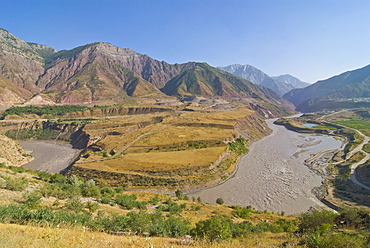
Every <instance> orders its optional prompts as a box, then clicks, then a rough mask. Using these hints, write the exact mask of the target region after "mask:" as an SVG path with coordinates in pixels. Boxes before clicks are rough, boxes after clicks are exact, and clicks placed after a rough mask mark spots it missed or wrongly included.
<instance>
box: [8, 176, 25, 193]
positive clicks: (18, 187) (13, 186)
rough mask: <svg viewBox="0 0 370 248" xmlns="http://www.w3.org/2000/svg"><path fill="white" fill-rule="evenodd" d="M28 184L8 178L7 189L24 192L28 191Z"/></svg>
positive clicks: (17, 179)
mask: <svg viewBox="0 0 370 248" xmlns="http://www.w3.org/2000/svg"><path fill="white" fill-rule="evenodd" d="M27 185H28V182H27V181H26V180H24V179H19V178H7V180H6V189H9V190H14V191H23V190H25V189H26V187H27Z"/></svg>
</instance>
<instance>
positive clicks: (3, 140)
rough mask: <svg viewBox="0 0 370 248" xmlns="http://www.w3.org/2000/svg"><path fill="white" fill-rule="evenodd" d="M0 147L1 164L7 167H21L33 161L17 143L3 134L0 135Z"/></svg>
mask: <svg viewBox="0 0 370 248" xmlns="http://www.w3.org/2000/svg"><path fill="white" fill-rule="evenodd" d="M0 147H1V149H0V163H4V164H5V165H7V166H10V165H12V166H21V165H23V164H25V163H27V162H29V161H31V160H32V157H31V156H29V155H26V152H25V151H24V150H23V148H22V147H21V146H20V145H19V144H18V143H17V142H15V141H14V140H11V139H9V138H8V137H6V136H5V135H4V134H2V133H0Z"/></svg>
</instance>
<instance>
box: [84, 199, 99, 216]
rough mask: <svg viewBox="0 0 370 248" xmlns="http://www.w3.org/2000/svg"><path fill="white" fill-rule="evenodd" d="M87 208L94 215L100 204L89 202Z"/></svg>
mask: <svg viewBox="0 0 370 248" xmlns="http://www.w3.org/2000/svg"><path fill="white" fill-rule="evenodd" d="M85 207H86V208H87V209H88V210H89V211H90V212H91V213H94V212H95V211H96V210H97V209H98V207H99V204H98V203H96V202H91V201H89V202H86V204H85Z"/></svg>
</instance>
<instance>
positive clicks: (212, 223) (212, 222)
mask: <svg viewBox="0 0 370 248" xmlns="http://www.w3.org/2000/svg"><path fill="white" fill-rule="evenodd" d="M232 225H233V223H232V221H231V220H230V219H228V218H221V217H212V218H210V219H207V220H202V221H199V222H198V223H196V226H195V228H194V229H192V230H191V235H192V236H194V237H198V238H205V239H208V240H209V241H211V242H213V241H218V240H223V239H229V238H231V237H232V232H231V228H230V227H231V226H232Z"/></svg>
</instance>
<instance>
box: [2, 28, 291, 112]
mask: <svg viewBox="0 0 370 248" xmlns="http://www.w3.org/2000/svg"><path fill="white" fill-rule="evenodd" d="M0 48H1V49H0V58H1V59H0V68H1V70H0V86H1V90H0V91H1V93H2V94H1V96H0V103H5V102H7V103H26V104H35V103H37V102H39V103H40V104H47V103H51V104H52V103H61V104H71V103H72V104H78V103H84V102H95V101H103V100H115V99H122V98H126V97H150V98H165V97H168V96H179V95H197V96H207V97H245V98H251V101H252V102H254V103H256V102H258V101H262V102H263V101H265V102H266V103H268V104H270V105H274V104H277V105H279V106H280V105H281V106H283V105H284V106H288V108H290V106H289V103H288V102H287V101H286V100H284V99H282V98H281V97H280V96H279V95H277V94H276V93H275V92H273V91H271V90H270V89H267V88H265V87H263V86H258V85H255V84H251V83H250V82H248V81H247V80H243V79H241V78H238V77H236V76H234V75H232V74H230V73H227V72H225V71H222V70H219V69H216V68H214V67H211V66H209V65H208V64H205V63H196V62H188V63H183V64H168V63H167V62H165V61H158V60H155V59H153V58H151V57H149V56H148V55H145V54H140V53H137V52H135V51H133V50H131V49H128V48H120V47H116V46H113V45H112V44H109V43H103V42H96V43H92V44H87V45H84V46H80V47H76V48H74V49H71V50H62V51H58V52H56V51H55V50H54V49H53V48H51V47H49V46H45V45H39V44H35V43H27V42H25V41H23V40H21V39H19V38H17V37H15V36H14V35H12V34H11V33H9V32H8V31H6V30H3V29H1V30H0ZM269 80H272V79H271V78H269ZM265 81H267V80H265ZM272 81H273V80H272ZM266 84H267V83H266Z"/></svg>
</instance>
